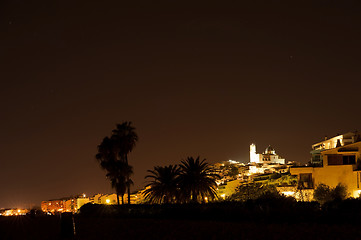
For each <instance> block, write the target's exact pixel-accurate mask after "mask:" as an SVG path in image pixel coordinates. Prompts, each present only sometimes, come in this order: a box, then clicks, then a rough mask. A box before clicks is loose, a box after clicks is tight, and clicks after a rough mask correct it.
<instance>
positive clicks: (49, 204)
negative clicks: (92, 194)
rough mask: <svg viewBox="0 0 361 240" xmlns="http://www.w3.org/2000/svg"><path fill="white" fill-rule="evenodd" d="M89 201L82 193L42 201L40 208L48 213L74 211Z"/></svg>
mask: <svg viewBox="0 0 361 240" xmlns="http://www.w3.org/2000/svg"><path fill="white" fill-rule="evenodd" d="M89 202H90V199H89V198H87V197H86V196H85V194H82V195H79V196H76V197H68V198H61V199H53V200H47V201H42V202H41V210H42V211H43V212H50V213H61V212H76V211H77V210H79V208H81V206H83V205H84V204H86V203H89Z"/></svg>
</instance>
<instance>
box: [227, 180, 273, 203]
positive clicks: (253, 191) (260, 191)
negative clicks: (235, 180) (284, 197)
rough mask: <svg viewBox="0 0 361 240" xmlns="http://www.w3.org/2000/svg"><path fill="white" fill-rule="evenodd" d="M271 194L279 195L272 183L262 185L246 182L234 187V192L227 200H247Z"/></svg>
mask: <svg viewBox="0 0 361 240" xmlns="http://www.w3.org/2000/svg"><path fill="white" fill-rule="evenodd" d="M271 196H272V197H278V196H280V194H279V193H278V191H277V189H276V187H275V186H274V185H264V184H262V183H248V184H242V185H240V186H238V187H237V188H236V192H235V193H234V194H232V195H231V196H230V197H229V199H228V200H231V201H247V200H254V199H259V198H264V197H271Z"/></svg>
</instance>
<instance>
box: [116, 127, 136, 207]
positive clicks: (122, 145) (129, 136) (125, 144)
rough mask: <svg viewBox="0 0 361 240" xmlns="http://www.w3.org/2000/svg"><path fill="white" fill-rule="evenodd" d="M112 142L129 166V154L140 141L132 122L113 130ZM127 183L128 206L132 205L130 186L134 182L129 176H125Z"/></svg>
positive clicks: (121, 159)
mask: <svg viewBox="0 0 361 240" xmlns="http://www.w3.org/2000/svg"><path fill="white" fill-rule="evenodd" d="M112 140H113V141H114V143H115V146H116V150H117V153H118V157H119V159H120V161H123V162H125V163H126V164H127V165H128V154H129V153H130V152H131V151H132V150H133V148H134V147H135V145H136V142H137V141H138V135H137V133H136V132H135V128H134V127H133V126H132V122H123V123H122V124H117V128H116V129H114V130H113V134H112ZM132 173H133V172H132ZM125 182H126V186H127V189H128V204H130V185H131V184H132V183H133V182H132V180H131V179H130V175H129V174H128V175H125Z"/></svg>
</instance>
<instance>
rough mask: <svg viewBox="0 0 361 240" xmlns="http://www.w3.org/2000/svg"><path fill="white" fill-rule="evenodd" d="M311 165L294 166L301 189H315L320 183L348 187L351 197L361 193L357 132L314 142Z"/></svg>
mask: <svg viewBox="0 0 361 240" xmlns="http://www.w3.org/2000/svg"><path fill="white" fill-rule="evenodd" d="M311 154H312V159H311V166H304V167H292V168H291V169H290V170H291V174H292V175H297V177H298V183H299V188H301V189H314V188H315V187H317V185H319V184H321V183H322V184H326V185H328V186H330V187H336V186H337V184H339V183H340V184H342V185H344V186H346V187H347V191H348V193H349V194H350V196H351V197H359V195H360V193H361V160H360V155H361V141H360V137H359V135H358V134H357V133H346V134H343V135H338V136H336V137H333V138H330V139H325V140H324V141H322V142H319V143H316V144H314V145H312V151H311Z"/></svg>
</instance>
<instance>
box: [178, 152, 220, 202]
mask: <svg viewBox="0 0 361 240" xmlns="http://www.w3.org/2000/svg"><path fill="white" fill-rule="evenodd" d="M205 161H206V159H203V160H202V161H200V160H199V156H198V157H197V158H196V159H194V158H193V157H188V158H187V159H186V160H183V161H181V165H180V169H181V173H180V176H179V186H180V189H182V196H181V198H182V200H183V201H184V202H189V201H192V202H199V201H204V200H205V197H208V198H210V199H212V200H213V199H215V198H217V197H218V195H217V184H216V181H215V179H216V178H219V176H218V175H217V174H213V173H212V172H211V169H210V168H209V165H208V163H206V162H205Z"/></svg>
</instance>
